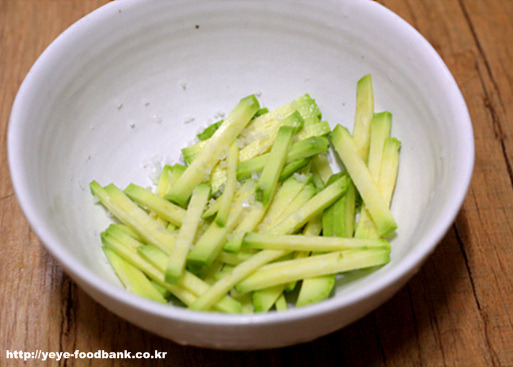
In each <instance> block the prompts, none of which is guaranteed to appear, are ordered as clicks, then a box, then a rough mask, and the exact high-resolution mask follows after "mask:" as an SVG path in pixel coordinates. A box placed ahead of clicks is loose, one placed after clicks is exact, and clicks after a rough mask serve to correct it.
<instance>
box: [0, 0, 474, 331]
mask: <svg viewBox="0 0 513 367" xmlns="http://www.w3.org/2000/svg"><path fill="white" fill-rule="evenodd" d="M151 1H152V0H142V1H141V0H123V1H116V2H110V3H107V4H105V5H103V6H101V7H99V8H98V9H96V10H94V11H93V12H91V13H89V14H87V15H85V16H84V17H82V18H81V19H79V20H78V21H77V22H75V23H74V24H72V25H71V26H70V27H69V28H68V29H66V30H65V31H64V32H62V33H61V34H60V35H59V36H58V37H57V38H56V39H55V40H54V41H53V42H52V43H51V44H50V45H49V46H48V47H47V48H46V49H45V50H44V51H43V53H42V54H41V55H40V56H39V57H38V59H37V60H36V62H35V63H34V64H33V66H32V67H31V69H30V70H29V72H28V73H27V75H26V77H25V79H24V80H23V82H22V84H21V86H20V88H19V91H18V93H17V95H16V98H15V100H14V103H13V106H12V110H11V115H10V119H9V126H8V135H7V137H8V138H7V143H8V146H7V148H8V149H7V151H8V163H9V169H10V174H11V180H12V185H13V188H14V191H15V193H16V196H17V199H18V202H19V204H20V207H21V209H22V211H23V213H24V215H25V217H26V219H27V220H28V222H29V224H30V226H31V228H32V229H33V230H34V232H35V233H36V234H37V236H38V237H39V239H40V240H41V242H42V243H43V244H44V246H45V248H46V249H47V250H48V251H49V252H50V254H51V255H52V256H53V257H54V258H55V259H57V260H58V262H59V264H60V265H61V266H62V267H63V268H64V269H65V271H66V273H67V274H69V275H70V276H71V277H72V278H73V279H74V280H75V281H77V282H78V280H80V282H82V283H85V284H86V285H87V287H89V288H90V289H95V290H96V291H98V292H99V293H101V294H102V295H103V296H104V297H106V298H110V299H113V300H114V301H115V302H117V303H120V304H123V305H124V306H128V307H134V308H136V309H138V310H139V311H143V312H146V313H150V314H152V315H154V316H158V317H164V318H166V319H174V320H176V321H181V322H185V323H191V324H209V325H223V326H240V325H249V324H279V323H288V322H293V321H297V320H299V319H305V318H314V317H316V316H318V315H320V314H324V313H330V312H334V311H336V310H339V309H342V308H344V307H347V306H350V305H354V304H357V303H359V302H362V301H364V300H367V299H370V298H371V297H373V296H374V295H376V294H378V293H380V292H381V291H383V290H384V289H388V288H391V287H393V286H394V285H395V284H398V282H400V281H401V280H402V279H405V278H407V279H409V278H410V277H411V276H412V275H413V274H414V273H415V272H416V271H418V270H419V268H420V266H421V265H422V263H423V262H424V261H425V260H426V258H427V257H428V256H429V255H430V254H431V253H432V252H433V251H434V250H435V248H436V247H437V245H438V243H439V242H440V241H441V239H442V238H443V236H444V235H445V234H446V232H447V231H448V229H449V228H450V226H451V225H452V223H453V222H454V220H455V218H456V216H457V214H458V212H459V210H460V208H461V206H462V204H463V200H464V199H465V196H466V194H467V191H468V189H469V186H470V181H471V177H472V172H473V167H474V159H475V148H474V136H473V129H472V123H471V119H470V115H469V112H468V109H467V106H466V103H465V101H464V98H463V95H462V93H461V91H460V89H459V88H458V85H457V83H456V81H455V79H454V77H453V76H452V74H451V73H450V71H449V69H448V68H447V66H446V65H445V63H444V62H443V60H442V59H441V57H440V56H439V54H438V53H437V52H436V51H435V49H434V48H433V47H432V46H431V45H430V44H429V42H428V41H427V40H426V39H425V38H424V37H423V36H422V35H421V34H420V33H419V32H418V31H417V30H416V29H415V28H414V27H412V26H411V25H410V24H409V23H407V22H406V21H405V20H404V19H402V18H401V17H400V16H398V15H397V14H395V13H394V12H392V11H391V10H389V9H387V8H386V7H384V6H383V5H381V4H379V3H376V2H372V1H366V0H357V1H355V0H352V3H353V5H354V4H356V3H357V6H361V7H363V8H366V10H367V11H372V12H375V13H379V15H380V16H381V17H382V18H383V19H388V20H389V21H391V22H393V23H395V25H396V26H400V27H401V28H402V29H403V31H404V32H408V33H410V34H411V35H412V37H415V39H416V41H418V42H419V43H420V44H421V45H422V47H423V49H425V51H427V52H428V53H429V55H430V57H431V58H432V60H433V62H434V63H437V64H438V69H439V71H440V72H441V73H442V74H444V79H445V80H446V83H447V88H449V91H450V92H451V93H450V95H451V98H452V100H454V102H455V103H454V108H455V109H456V112H457V115H458V116H459V124H460V125H461V127H465V128H466V129H465V130H464V131H463V134H462V136H461V139H462V141H464V142H465V143H466V146H467V150H466V154H465V155H463V156H462V157H461V159H462V165H461V166H460V170H461V172H462V174H463V175H462V176H460V179H459V181H458V183H457V184H455V188H456V187H457V188H458V189H459V190H455V192H454V193H453V195H450V198H449V200H448V201H447V202H446V205H445V207H444V209H443V210H442V212H441V215H440V216H439V218H438V219H437V222H436V223H437V225H436V226H434V228H433V231H431V232H430V233H429V235H426V236H424V238H423V239H422V241H420V242H419V244H418V245H417V249H416V251H414V252H409V253H408V254H407V256H405V258H403V259H402V260H400V261H399V262H398V263H397V264H396V265H395V266H394V267H393V268H392V269H390V270H388V271H387V272H385V273H384V274H383V275H382V277H381V278H380V279H376V280H375V281H373V282H372V283H370V284H366V285H364V286H362V287H361V288H359V289H354V290H351V297H349V298H342V297H332V298H330V299H327V300H325V301H323V302H320V303H316V304H314V305H310V306H306V307H301V308H291V309H289V310H287V311H286V312H280V313H277V312H268V313H263V314H235V315H232V314H221V313H213V312H200V311H193V310H189V309H186V308H182V307H177V306H170V305H161V304H158V303H156V302H152V301H150V300H146V299H144V298H142V297H138V296H136V295H133V294H131V293H130V292H128V291H126V290H124V289H122V288H120V287H117V286H116V285H114V284H111V283H110V282H108V281H105V279H104V278H102V277H100V276H99V275H97V274H96V273H94V272H93V271H91V270H89V268H87V267H86V266H85V265H83V264H82V263H80V261H78V260H77V259H75V258H74V256H73V254H71V253H70V252H69V251H68V250H67V249H66V247H65V246H64V245H63V244H61V243H60V241H59V240H58V239H57V238H56V236H54V235H53V234H52V233H51V231H48V230H46V228H45V226H44V218H41V217H40V216H38V215H37V213H36V212H35V211H34V210H32V203H31V201H30V200H29V198H30V192H29V190H28V184H27V182H26V180H25V177H24V175H23V174H22V173H21V171H20V170H16V169H15V167H17V166H19V165H22V164H23V162H22V160H21V159H20V156H21V154H20V151H21V146H22V140H21V134H22V131H23V130H22V129H21V127H20V123H19V120H20V116H22V113H23V110H24V109H25V100H26V98H27V95H28V94H29V93H30V91H31V90H32V88H33V86H34V85H35V84H37V79H38V73H39V72H40V70H42V69H44V68H45V67H46V66H47V64H49V63H51V60H52V57H53V54H54V53H55V52H56V51H57V50H58V49H59V46H60V45H61V44H62V43H64V42H66V41H68V40H69V39H73V38H74V37H76V36H77V35H79V34H82V32H87V29H88V28H90V27H94V24H95V23H97V22H104V21H107V20H108V19H109V18H110V17H112V16H114V15H115V14H116V13H117V12H118V10H119V9H120V8H121V7H123V8H129V7H138V6H144V4H146V3H148V2H151ZM343 1H344V0H331V2H332V3H340V2H343ZM397 290H398V288H397V289H396V291H397ZM88 293H89V292H88ZM394 293H395V292H394ZM95 299H96V297H95ZM97 301H99V300H98V299H97ZM99 302H100V303H102V302H101V301H99ZM102 304H103V303H102Z"/></svg>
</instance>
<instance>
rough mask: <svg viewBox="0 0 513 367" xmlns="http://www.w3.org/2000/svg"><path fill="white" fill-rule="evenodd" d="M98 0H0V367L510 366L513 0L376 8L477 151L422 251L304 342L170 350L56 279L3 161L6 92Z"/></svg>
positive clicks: (9, 98)
mask: <svg viewBox="0 0 513 367" xmlns="http://www.w3.org/2000/svg"><path fill="white" fill-rule="evenodd" d="M106 2H107V1H105V0H88V1H84V0H37V1H34V0H0V86H1V88H0V124H1V125H0V126H1V129H0V138H1V145H2V149H1V150H0V160H1V164H0V172H1V175H0V225H1V227H0V228H1V232H0V279H1V283H0V301H1V307H0V365H1V366H17V365H21V364H22V362H21V361H19V360H13V359H9V360H8V359H6V354H5V351H6V350H25V351H35V350H36V349H41V350H43V351H74V350H76V349H78V350H81V351H96V350H98V349H104V350H106V351H121V350H125V349H126V350H129V351H132V352H137V351H151V350H159V351H166V352H167V358H166V359H165V360H159V361H156V363H154V364H155V365H171V366H226V365H233V366H239V365H245V366H262V365H269V366H284V365H287V366H288V365H316V366H331V365H347V366H513V251H512V250H513V247H512V246H513V222H512V219H513V140H512V134H513V123H512V121H513V72H512V70H513V51H512V47H511V45H512V41H511V40H512V39H513V21H512V19H513V1H509V0H429V1H418V0H380V1H379V2H380V3H381V4H383V5H384V6H386V7H387V8H389V9H390V10H392V11H394V12H396V13H397V14H399V15H400V16H401V17H403V18H404V19H405V20H406V21H408V22H409V23H410V24H412V25H413V26H414V27H415V28H416V29H417V30H419V32H420V33H421V34H423V35H424V36H425V37H426V38H427V39H428V41H429V42H430V43H431V44H432V45H433V46H434V47H435V49H436V50H437V51H438V52H439V53H440V55H441V56H442V58H443V59H444V61H445V62H446V64H447V66H448V67H449V69H450V70H451V72H452V73H453V75H454V77H455V79H456V81H457V82H458V84H459V86H460V88H461V90H462V93H463V95H464V97H465V100H466V102H467V105H468V107H469V110H470V114H471V117H472V121H473V124H474V133H475V144H476V165H475V171H474V176H473V180H472V184H471V187H470V190H469V193H468V196H467V198H466V200H465V202H464V205H463V208H462V210H461V211H460V213H459V215H458V217H457V219H456V221H455V223H454V225H453V226H452V227H451V229H450V230H449V232H448V233H447V235H446V236H445V238H444V239H443V240H442V241H441V243H440V245H439V246H438V248H437V250H436V251H435V253H434V254H433V255H432V256H431V257H430V258H429V260H428V261H427V262H426V264H425V265H424V266H423V267H422V269H421V271H420V272H419V273H418V274H417V275H416V276H415V277H414V278H413V279H412V280H411V281H410V282H409V283H408V284H407V285H406V286H405V287H404V288H403V289H401V290H400V291H399V292H398V293H397V294H396V295H395V296H394V297H393V298H392V299H391V300H390V301H388V302H387V303H386V304H384V305H383V306H381V307H380V308H378V309H377V310H376V311H374V312H373V313H371V314H369V315H368V316H366V317H364V318H363V319H361V320H359V321H357V322H355V323H354V324H352V325H350V326H348V327H346V328H345V329H343V330H340V331H338V332H336V333H333V334H331V335H329V336H326V337H324V338H321V339H319V340H316V341H314V342H311V343H306V344H302V345H297V346H292V347H288V348H282V349H277V350H265V351H256V352H225V351H215V350H205V349H199V348H193V347H183V346H179V345H177V344H175V343H173V342H171V341H168V340H165V339H162V338H159V337H157V336H155V335H153V334H151V333H148V332H146V331H143V330H141V329H139V328H137V327H135V326H133V325H131V324H129V323H127V322H125V321H123V320H121V319H120V318H118V317H117V316H115V315H113V314H111V313H110V312H108V311H107V310H105V309H104V308H103V307H102V306H100V305H98V304H97V303H96V302H94V301H93V300H92V299H91V298H90V297H89V296H87V295H86V294H85V293H84V292H83V291H82V290H81V289H80V288H78V287H77V286H76V285H75V284H74V283H73V282H72V281H71V280H70V279H69V278H68V277H67V276H66V275H65V274H64V273H63V271H62V270H61V268H60V267H59V265H58V264H56V262H55V261H54V260H53V259H52V258H51V257H50V256H49V254H48V253H47V252H46V251H45V250H44V248H43V246H42V245H41V244H40V242H39V240H38V239H37V237H36V236H35V235H34V233H33V232H32V230H31V229H30V227H29V225H28V224H27V222H26V220H25V219H24V217H23V214H22V212H21V210H20V208H19V206H18V204H17V201H16V198H15V196H14V192H13V188H12V186H11V182H10V179H9V171H8V166H7V155H6V132H7V125H8V120H9V113H10V108H11V106H12V103H13V100H14V97H15V94H16V92H17V90H18V88H19V86H20V83H21V82H22V80H23V78H24V76H25V75H26V73H27V71H28V70H29V68H30V66H31V65H32V63H33V62H34V61H35V60H36V58H37V57H38V55H39V54H40V53H41V52H42V51H43V50H44V48H45V47H46V46H47V45H48V44H49V43H50V42H51V41H52V40H53V39H54V38H55V37H56V36H57V35H58V34H59V33H60V32H62V31H63V30H64V29H66V28H67V27H68V26H69V25H71V24H72V23H73V22H74V21H76V20H77V19H79V18H80V17H81V16H83V15H85V14H87V13H88V12H90V11H92V10H94V9H96V8H98V7H99V6H101V5H102V4H104V3H106ZM139 364H141V363H140V362H139V363H138V362H137V361H133V360H87V359H86V360H73V359H69V360H62V361H59V362H51V363H49V365H58V366H88V365H94V366H109V365H112V366H114V365H115V366H118V365H121V366H132V365H139ZM29 365H30V363H29ZM33 365H37V364H33Z"/></svg>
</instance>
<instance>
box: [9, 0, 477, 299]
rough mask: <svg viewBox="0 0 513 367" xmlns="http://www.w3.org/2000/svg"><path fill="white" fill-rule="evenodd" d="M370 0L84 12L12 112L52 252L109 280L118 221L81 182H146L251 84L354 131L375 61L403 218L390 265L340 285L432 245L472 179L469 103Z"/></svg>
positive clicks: (40, 225)
mask: <svg viewBox="0 0 513 367" xmlns="http://www.w3.org/2000/svg"><path fill="white" fill-rule="evenodd" d="M116 3H117V2H116ZM368 3H370V2H363V1H362V2H360V1H356V2H355V1H337V2H331V1H326V2H306V3H300V2H287V1H280V2H249V1H245V2H240V1H233V2H199V1H196V2H173V3H172V4H170V3H168V2H159V1H139V2H136V1H124V2H120V3H117V4H115V3H111V4H109V6H108V7H107V8H106V9H100V11H99V12H96V13H95V14H94V17H93V16H88V17H86V18H85V19H83V20H81V21H80V22H79V23H77V24H76V25H75V26H74V27H73V28H72V30H70V31H68V32H66V33H65V34H64V35H62V36H61V37H60V38H59V39H58V40H57V41H56V42H55V43H54V45H52V46H51V51H47V52H45V54H44V55H43V56H42V58H41V59H40V60H39V61H38V63H37V64H36V65H35V67H34V68H33V69H32V70H31V72H30V73H29V75H28V77H27V81H26V82H25V83H24V86H23V87H22V90H21V92H20V96H19V97H18V100H17V102H16V103H17V105H18V106H23V107H24V108H18V109H16V105H15V109H14V110H13V121H12V122H13V126H12V127H11V132H10V139H11V140H10V142H9V144H10V148H9V149H10V152H9V153H10V159H11V161H10V162H11V170H12V172H13V178H14V182H15V185H16V188H17V192H18V194H19V196H20V202H21V203H22V206H23V208H24V210H25V212H26V214H27V216H28V217H29V220H31V223H32V225H33V226H34V228H35V230H36V231H37V232H38V234H39V235H40V236H41V238H42V239H43V240H44V241H45V242H46V244H47V245H48V246H49V248H50V250H51V251H52V253H54V254H57V256H58V258H59V259H60V260H61V262H64V263H65V264H66V263H67V264H68V265H69V264H70V263H69V262H68V261H69V259H70V258H71V259H73V261H75V262H78V263H80V264H82V265H83V266H85V267H86V268H88V269H90V271H91V272H93V273H95V274H97V275H98V276H100V277H101V278H104V279H108V281H109V282H111V283H112V284H115V285H118V286H119V282H118V280H117V278H116V277H115V275H114V274H113V272H112V270H111V269H110V266H109V265H108V264H107V262H106V260H105V258H104V256H103V253H102V252H101V249H100V239H99V234H100V232H101V231H102V230H103V229H104V228H105V227H106V226H107V225H108V224H109V223H110V222H111V221H112V219H111V218H109V217H108V215H106V213H105V211H104V210H103V208H102V207H100V206H99V205H97V204H95V201H94V200H93V198H92V196H91V194H90V191H89V188H88V184H89V182H90V181H91V180H93V179H94V180H97V181H98V182H100V183H101V184H104V185H106V184H108V183H110V182H113V183H115V184H116V185H118V186H119V187H121V188H124V187H125V186H126V185H127V184H128V183H130V182H134V183H137V184H139V185H142V186H151V185H153V183H154V180H155V178H156V177H158V176H157V175H158V172H159V169H160V168H161V167H162V164H164V163H171V162H178V161H179V155H180V149H181V148H183V147H184V146H186V145H187V144H189V143H190V142H192V141H193V139H194V136H195V133H196V132H197V131H198V130H199V129H200V128H201V127H204V126H206V125H207V124H208V123H210V122H213V121H215V120H216V119H217V118H219V117H220V116H222V115H224V114H227V113H229V112H230V110H231V109H232V108H233V107H234V106H235V104H236V103H237V101H238V100H239V99H240V98H242V97H244V96H246V95H249V94H253V93H255V94H257V95H258V97H259V100H260V101H261V104H262V105H263V106H266V107H269V108H275V107H278V106H280V105H282V104H284V103H287V102H289V101H290V100H292V99H294V98H297V97H299V96H301V95H302V94H304V93H309V94H310V95H311V96H312V97H313V98H315V99H316V101H317V103H318V105H319V106H320V108H321V110H322V112H323V118H324V119H325V120H327V121H329V122H330V124H331V125H333V126H334V125H335V124H338V123H340V124H343V125H345V126H347V127H348V128H350V129H352V126H353V118H354V110H355V90H356V82H357V80H358V79H359V78H360V77H362V76H363V75H365V74H368V73H371V74H372V77H373V83H374V93H375V105H376V111H383V110H388V111H390V112H392V113H393V128H392V135H393V136H395V137H397V138H398V139H399V140H401V141H402V151H401V158H400V171H399V178H398V183H397V187H396V191H395V196H394V199H393V205H392V212H393V214H394V215H395V217H396V220H397V222H398V224H399V229H398V231H397V236H396V237H395V238H394V239H393V240H392V247H393V250H392V260H391V263H390V264H389V265H387V266H385V267H383V268H382V269H380V270H378V271H376V272H374V273H371V274H368V275H367V276H366V277H363V278H359V279H353V281H352V282H345V281H343V280H341V281H340V284H339V286H338V287H337V293H338V294H344V295H346V296H347V297H350V295H351V294H352V292H354V291H355V290H357V289H361V288H362V287H365V286H367V285H370V284H372V283H373V282H377V281H379V279H380V278H383V277H384V276H386V274H387V273H388V272H391V271H393V269H394V268H396V267H398V266H399V265H400V264H401V263H404V262H408V261H411V260H409V259H411V258H413V257H412V256H413V254H415V252H418V251H423V252H429V251H431V250H432V248H433V246H434V244H435V243H436V241H437V240H438V239H439V238H440V236H442V235H443V233H444V232H445V230H446V229H447V227H448V225H449V224H450V222H451V221H452V219H453V218H454V215H455V213H456V211H457V209H458V208H459V205H460V204H461V200H462V198H463V196H464V193H465V191H466V188H467V185H468V179H469V177H470V171H471V165H472V157H473V150H472V143H471V141H472V132H471V128H470V124H469V120H468V115H466V108H465V105H464V102H463V100H462V98H461V95H460V94H459V91H458V89H457V87H456V84H455V83H454V81H453V79H452V77H451V76H450V74H449V72H448V71H447V69H446V68H445V66H444V65H443V63H442V61H441V60H440V59H439V58H438V57H437V56H436V54H435V53H434V51H433V50H432V48H431V47H430V46H429V45H428V44H427V43H426V42H425V41H424V40H423V39H422V38H421V37H420V36H419V35H418V34H417V33H416V32H413V31H411V29H410V28H408V27H407V26H406V24H405V23H404V22H402V21H400V20H399V18H398V17H396V16H395V15H393V14H391V13H389V12H387V11H385V10H384V9H383V8H381V7H380V6H379V5H376V4H372V5H371V4H368ZM370 23H372V24H373V27H369V26H368V24H370ZM27 107H28V108H27ZM462 111H463V115H462ZM419 246H420V247H422V248H421V249H419ZM66 259H68V260H66Z"/></svg>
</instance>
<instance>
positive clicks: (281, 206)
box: [90, 75, 400, 313]
mask: <svg viewBox="0 0 513 367" xmlns="http://www.w3.org/2000/svg"><path fill="white" fill-rule="evenodd" d="M390 131H391V114H390V113H388V112H383V113H374V96H373V89H372V80H371V77H370V75H368V76H365V77H363V78H362V79H361V80H360V81H359V82H358V85H357V109H356V116H355V125H354V131H353V135H351V134H350V133H349V131H348V130H347V129H346V128H344V127H343V126H341V125H337V126H336V127H335V129H333V131H331V128H330V126H329V124H328V123H327V122H326V121H321V112H320V110H319V107H318V106H317V104H316V102H315V100H314V99H312V98H311V97H310V96H309V95H307V94H305V95H304V96H302V97H300V98H298V99H296V100H294V101H292V102H290V103H288V104H286V105H283V106H282V107H279V108H277V109H275V110H271V111H269V110H268V109H262V108H260V104H259V102H258V100H257V99H256V97H255V96H254V95H252V96H249V97H246V98H243V99H242V100H240V102H239V103H238V104H237V106H236V107H235V108H234V109H233V111H232V112H231V113H230V114H229V115H228V116H227V117H226V118H225V119H223V120H221V121H218V122H216V123H214V124H212V125H210V126H208V127H207V128H205V129H204V130H203V131H202V132H201V133H199V134H198V135H197V137H198V139H199V140H200V141H199V142H198V143H196V144H193V145H191V146H189V147H186V148H184V149H183V150H182V153H183V156H184V159H185V162H186V165H180V164H175V165H166V166H164V168H163V170H162V173H161V176H160V179H159V181H158V184H157V185H156V187H155V189H147V188H143V187H141V186H138V185H136V184H133V183H132V184H129V185H128V187H127V188H126V189H125V190H121V189H119V188H118V187H117V186H115V185H114V184H109V185H106V186H102V185H100V184H99V183H98V182H96V181H92V182H91V184H90V188H91V191H92V193H93V195H94V196H96V197H97V198H98V199H99V201H100V203H101V204H102V205H103V206H104V207H105V208H106V209H107V210H108V211H109V212H110V213H111V214H112V215H113V217H114V218H115V219H116V220H117V221H119V223H115V224H111V225H110V226H109V227H108V228H107V229H106V230H105V231H104V232H103V233H102V235H101V240H102V244H103V249H104V252H105V255H106V257H107V258H108V260H109V262H110V264H111V266H112V268H113V269H114V271H115V273H116V274H117V275H118V277H119V279H120V280H121V281H122V284H123V285H124V286H125V287H126V288H127V289H128V290H130V291H132V292H133V293H135V294H137V295H139V296H142V297H145V298H147V299H150V300H153V301H156V302H160V303H164V302H168V299H170V298H169V297H171V298H174V299H178V300H179V301H180V302H179V303H181V304H183V305H185V307H188V308H190V309H193V310H199V311H215V312H228V313H239V312H266V311H269V310H272V309H276V310H277V311H283V310H286V309H287V308H289V304H288V303H290V302H294V301H293V300H294V299H295V300H296V301H295V302H296V303H295V305H296V306H306V305H309V304H312V303H315V302H320V301H322V300H323V299H325V298H327V297H329V295H330V293H331V290H332V288H333V286H334V284H335V276H336V274H338V273H341V272H346V271H351V270H355V269H361V268H373V267H376V266H383V265H385V264H386V263H387V262H388V261H389V259H390V243H389V242H388V241H387V237H388V236H390V235H391V234H392V233H393V232H394V231H395V229H396V228H397V224H396V222H395V220H394V218H393V216H392V213H391V212H390V209H389V206H390V203H391V200H392V195H393V191H394V187H395V183H396V179H397V173H398V166H399V163H398V162H399V159H398V157H399V147H400V142H399V141H398V140H397V139H395V138H392V137H390ZM328 136H329V138H330V139H331V142H330V140H329V139H328ZM330 149H332V151H333V153H334V154H335V155H337V156H338V158H340V160H341V162H342V163H343V165H344V167H345V169H346V171H343V172H338V173H335V174H333V171H332V166H331V165H330V164H329V160H328V159H327V154H328V153H329V150H330ZM360 198H362V200H363V205H362V208H361V213H358V210H357V209H358V208H359V200H360ZM357 218H359V220H358V221H357V220H356V219H357ZM295 288H299V293H298V294H297V297H289V292H290V291H292V290H294V289H295ZM173 302H176V301H173Z"/></svg>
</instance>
